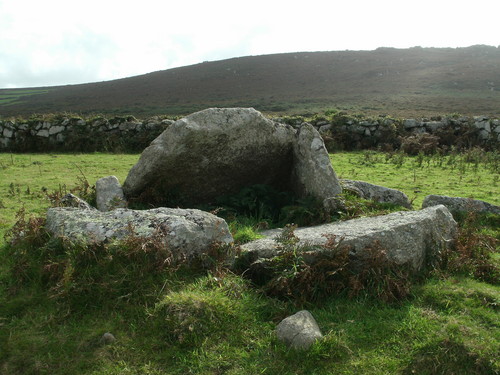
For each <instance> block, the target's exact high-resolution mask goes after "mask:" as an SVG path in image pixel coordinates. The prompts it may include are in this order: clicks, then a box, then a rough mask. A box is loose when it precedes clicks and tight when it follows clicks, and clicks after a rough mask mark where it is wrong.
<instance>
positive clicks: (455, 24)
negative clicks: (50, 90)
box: [0, 0, 500, 88]
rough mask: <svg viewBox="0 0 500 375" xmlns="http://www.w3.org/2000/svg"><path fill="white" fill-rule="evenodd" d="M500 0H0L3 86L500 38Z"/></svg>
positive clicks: (495, 42) (463, 44)
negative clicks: (259, 57)
mask: <svg viewBox="0 0 500 375" xmlns="http://www.w3.org/2000/svg"><path fill="white" fill-rule="evenodd" d="M499 14H500V1H498V0H474V1H471V0H460V1H459V0H419V1H414V0H413V1H407V0H343V1H337V0H308V1H304V0H302V1H295V0H285V1H281V0H265V1H263V0H252V1H248V0H246V1H238V0H199V1H195V0H174V1H172V0H157V1H154V0H135V1H128V0H85V1H71V0H0V88H14V87H41V86H55V85H66V84H78V83H87V82H99V81H107V80H112V79H117V78H124V77H130V76H134V75H139V74H145V73H150V72H153V71H158V70H164V69H170V68H174V67H179V66H185V65H191V64H197V63H201V62H203V61H214V60H223V59H227V58H232V57H241V56H250V55H263V54H273V53H282V52H302V51H341V50H373V49H376V48H378V47H395V48H409V47H414V46H421V47H452V48H455V47H467V46H471V45H475V44H486V45H491V46H495V47H496V46H498V45H500V28H499V26H498V15H499Z"/></svg>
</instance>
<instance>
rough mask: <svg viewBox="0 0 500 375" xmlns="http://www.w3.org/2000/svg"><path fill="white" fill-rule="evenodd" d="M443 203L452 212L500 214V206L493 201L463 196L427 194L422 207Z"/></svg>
mask: <svg viewBox="0 0 500 375" xmlns="http://www.w3.org/2000/svg"><path fill="white" fill-rule="evenodd" d="M438 204H442V205H444V206H446V207H447V208H448V210H450V212H451V213H453V214H457V213H461V212H462V213H463V212H478V213H492V214H497V215H499V214H500V207H499V206H495V205H493V204H491V203H488V202H485V201H481V200H477V199H471V198H461V197H447V196H445V195H427V196H426V197H425V198H424V201H423V202H422V208H426V207H432V206H436V205H438Z"/></svg>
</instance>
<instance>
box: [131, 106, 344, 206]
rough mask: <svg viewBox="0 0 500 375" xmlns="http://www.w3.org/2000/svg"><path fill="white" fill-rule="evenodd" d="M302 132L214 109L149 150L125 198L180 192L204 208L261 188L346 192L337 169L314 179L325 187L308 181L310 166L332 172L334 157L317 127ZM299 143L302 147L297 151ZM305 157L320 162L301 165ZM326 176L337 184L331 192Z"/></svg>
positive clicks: (250, 114) (170, 131)
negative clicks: (330, 156) (247, 189)
mask: <svg viewBox="0 0 500 375" xmlns="http://www.w3.org/2000/svg"><path fill="white" fill-rule="evenodd" d="M301 129H304V130H303V131H302V130H301V131H299V132H298V133H297V134H296V131H295V130H294V129H293V128H292V127H291V126H289V125H285V124H278V123H275V122H273V121H271V120H269V119H266V118H265V117H264V116H263V115H262V114H261V113H260V112H258V111H256V110H255V109H253V108H210V109H206V110H204V111H200V112H196V113H193V114H191V115H189V116H187V117H185V118H182V119H180V120H178V121H176V122H175V123H173V124H172V125H170V126H169V127H168V128H167V129H166V130H165V131H164V132H163V133H162V134H161V135H160V136H159V137H157V138H156V139H155V140H154V141H153V142H152V143H151V145H150V146H149V147H147V148H146V149H145V150H144V152H143V153H142V155H141V157H140V159H139V161H138V163H137V164H136V165H135V166H134V167H133V168H132V169H131V170H130V172H129V174H128V176H127V178H126V180H125V182H124V184H123V190H124V193H125V196H126V197H127V198H133V197H138V196H140V195H141V194H142V195H143V196H147V195H148V192H149V193H151V192H155V191H161V192H162V193H163V194H164V193H165V192H178V193H180V195H182V198H184V200H185V201H187V202H189V203H190V204H198V203H207V202H213V201H214V200H215V199H216V198H217V197H219V196H222V195H226V194H234V193H237V192H239V191H240V190H241V189H242V188H244V187H247V186H250V185H255V184H266V185H271V186H274V187H275V188H277V189H279V190H290V189H291V188H294V187H295V188H300V190H301V191H302V192H310V193H312V194H315V193H317V192H318V193H319V192H320V191H322V189H323V190H324V191H327V192H328V194H330V192H335V191H340V187H338V188H337V189H336V188H335V185H338V183H336V181H335V180H333V176H334V174H332V171H333V169H331V165H329V168H330V170H328V171H326V170H324V171H321V172H322V173H323V174H322V175H319V177H317V176H316V174H312V173H309V175H314V176H315V178H318V179H319V183H320V184H321V185H322V186H324V187H319V186H320V185H319V183H316V182H315V181H306V180H305V179H304V178H303V176H305V174H306V171H304V167H305V166H307V167H311V168H316V169H318V170H317V171H316V173H318V172H319V170H323V169H326V168H327V165H326V164H325V160H327V159H328V153H327V152H326V149H325V148H324V144H323V141H322V139H321V136H320V135H319V133H317V131H316V130H315V129H314V128H313V127H312V126H311V125H309V124H308V125H304V126H302V127H301ZM311 129H313V130H314V132H313V130H311ZM296 142H302V143H301V145H297V146H296V147H294V144H295V143H296ZM308 142H309V143H308ZM301 155H311V156H314V157H319V158H320V159H318V160H313V161H309V160H300V159H299V158H300V157H301ZM320 155H322V156H320ZM294 164H295V165H294ZM292 171H293V172H296V173H292ZM326 175H329V176H330V178H332V180H331V181H329V185H330V186H328V187H327V186H326V184H324V182H325V181H324V177H325V176H326ZM296 178H298V179H299V181H295V179H296ZM319 198H323V197H319Z"/></svg>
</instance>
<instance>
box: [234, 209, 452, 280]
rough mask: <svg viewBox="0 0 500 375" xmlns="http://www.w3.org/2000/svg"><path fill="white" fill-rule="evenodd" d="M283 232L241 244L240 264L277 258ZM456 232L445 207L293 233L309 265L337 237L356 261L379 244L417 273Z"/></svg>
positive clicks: (393, 259) (393, 260)
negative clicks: (302, 247) (303, 249)
mask: <svg viewBox="0 0 500 375" xmlns="http://www.w3.org/2000/svg"><path fill="white" fill-rule="evenodd" d="M281 232H282V229H272V230H268V231H264V232H261V234H262V235H263V236H265V237H264V238H261V239H258V240H255V241H252V242H249V243H246V244H244V245H242V246H241V250H242V254H241V256H240V257H241V258H240V261H243V263H245V262H252V263H255V264H256V265H258V264H260V263H261V262H262V261H265V259H269V258H272V257H274V256H276V255H278V244H277V242H276V238H277V237H278V236H279V235H280V234H281ZM456 233H457V223H456V222H455V220H454V219H453V217H452V215H451V213H450V212H449V211H448V209H447V208H446V207H444V206H433V207H429V208H426V209H423V210H420V211H402V212H395V213H391V214H388V215H383V216H375V217H366V218H360V219H354V220H348V221H343V222H336V223H330V224H324V225H319V226H315V227H304V228H298V229H296V230H295V232H294V234H295V236H296V237H298V239H299V242H298V245H299V246H301V245H304V246H307V247H308V248H309V249H310V250H308V251H307V254H305V255H306V256H305V259H308V261H309V262H315V260H316V259H317V257H320V256H321V255H322V254H323V253H322V252H323V251H324V247H323V245H325V244H326V243H327V241H328V238H329V237H331V236H335V237H336V238H337V239H341V240H342V243H341V244H342V246H348V247H349V249H350V253H349V255H350V257H351V258H353V259H357V260H359V261H362V259H363V255H364V252H365V250H366V249H367V248H370V247H373V246H374V245H376V246H380V248H381V249H383V250H384V251H385V254H386V256H387V258H388V260H389V261H390V262H391V263H393V264H395V265H401V266H409V267H410V268H411V269H413V270H414V271H418V270H420V269H422V268H423V267H424V266H426V265H427V262H428V261H430V260H431V259H435V258H436V257H437V256H438V254H439V251H441V250H443V249H445V248H449V247H450V246H452V245H453V243H454V240H455V237H456ZM249 266H250V267H251V266H252V264H249Z"/></svg>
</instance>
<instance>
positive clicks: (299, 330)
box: [276, 310, 323, 350]
mask: <svg viewBox="0 0 500 375" xmlns="http://www.w3.org/2000/svg"><path fill="white" fill-rule="evenodd" d="M276 335H277V336H278V339H279V340H280V341H282V342H284V343H285V344H286V345H287V346H288V347H291V348H293V349H296V350H307V349H309V348H310V347H311V345H312V344H314V342H315V341H316V340H319V339H321V338H322V337H323V335H322V334H321V330H320V329H319V327H318V324H317V323H316V320H315V319H314V317H313V316H312V314H311V313H310V312H309V311H307V310H302V311H299V312H298V313H296V314H294V315H292V316H289V317H288V318H285V319H283V320H282V321H281V322H280V323H279V324H278V326H277V327H276Z"/></svg>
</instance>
